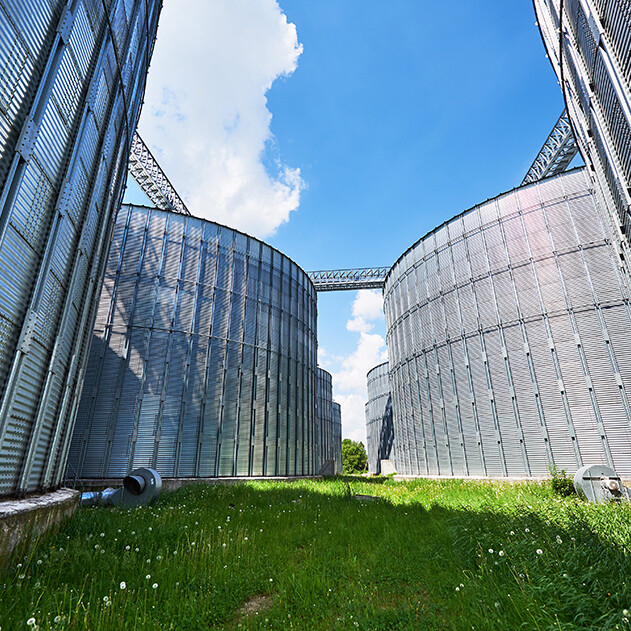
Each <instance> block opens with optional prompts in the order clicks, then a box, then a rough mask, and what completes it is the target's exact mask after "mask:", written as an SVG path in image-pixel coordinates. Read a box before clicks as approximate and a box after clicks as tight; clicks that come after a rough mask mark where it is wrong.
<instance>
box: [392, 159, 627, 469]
mask: <svg viewBox="0 0 631 631" xmlns="http://www.w3.org/2000/svg"><path fill="white" fill-rule="evenodd" d="M384 298H385V313H386V321H387V337H388V350H389V356H390V376H391V383H392V399H393V404H394V418H395V443H396V445H397V453H398V456H400V454H399V451H398V450H399V445H401V444H402V442H403V441H407V445H408V454H407V455H406V457H405V458H404V459H402V458H400V457H397V467H398V470H399V472H400V473H406V474H412V475H417V474H421V475H423V474H429V475H445V476H468V475H486V476H517V477H519V476H530V475H532V476H545V475H547V474H548V467H549V465H550V464H552V463H554V464H556V465H557V466H559V467H562V468H565V469H567V470H568V471H569V472H574V471H576V469H578V468H579V467H580V466H581V465H583V464H592V463H604V464H608V465H610V466H613V467H614V469H616V471H618V472H619V474H621V475H625V476H629V475H631V457H630V456H631V406H630V404H629V397H628V395H629V392H630V391H631V345H630V344H629V341H630V338H629V331H631V316H630V310H629V305H628V300H629V291H628V286H627V281H626V279H625V277H624V276H623V275H622V273H621V269H620V259H619V256H618V254H617V253H616V251H615V250H614V248H613V247H612V245H611V236H610V232H609V228H608V224H607V220H606V218H605V213H604V212H603V211H602V210H601V209H600V208H599V207H598V205H597V203H596V198H595V195H594V191H593V189H592V185H591V183H590V181H589V177H588V175H587V173H586V172H585V171H584V170H582V169H581V170H575V171H572V172H568V173H566V174H563V175H560V176H557V177H554V178H550V179H546V180H543V181H541V182H539V183H537V184H533V185H530V186H525V187H522V188H519V189H516V190H514V191H512V192H509V193H507V194H504V195H501V196H500V197H498V198H496V199H493V200H490V201H488V202H486V203H483V204H481V205H479V206H477V207H475V208H473V209H471V210H469V211H467V212H465V213H463V214H462V215H460V216H457V217H455V218H454V219H452V220H450V221H448V222H446V223H445V224H443V225H442V226H440V227H439V228H437V229H436V230H434V231H433V232H431V233H430V234H428V235H426V236H425V237H423V238H422V239H421V240H420V241H418V242H417V243H416V244H415V245H414V246H412V247H411V248H410V249H409V250H408V251H407V252H406V253H405V254H404V255H402V257H401V258H400V259H399V261H397V263H396V264H395V265H394V266H393V268H392V270H391V271H390V273H389V275H388V277H387V279H386V284H385V290H384Z"/></svg>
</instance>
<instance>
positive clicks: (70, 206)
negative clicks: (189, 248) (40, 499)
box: [0, 0, 161, 495]
mask: <svg viewBox="0 0 631 631" xmlns="http://www.w3.org/2000/svg"><path fill="white" fill-rule="evenodd" d="M120 4H121V2H113V3H112V8H111V11H113V12H115V11H117V8H116V7H117V6H118V5H120ZM160 6H161V3H160V2H159V1H158V0H156V1H154V2H140V1H139V0H137V1H135V2H133V4H132V5H131V12H130V14H129V23H128V25H126V27H125V29H124V30H123V31H121V39H120V42H119V44H120V46H119V48H118V55H119V60H118V62H119V63H120V64H121V66H125V67H126V68H127V72H128V75H129V77H130V80H131V79H132V78H133V82H134V84H135V86H136V90H135V92H134V93H133V94H132V93H130V92H128V93H127V94H126V97H127V99H126V103H125V102H124V101H123V100H122V96H121V91H120V90H121V87H123V86H121V85H120V83H119V76H120V75H119V74H115V73H113V72H112V66H111V63H110V62H109V61H108V59H114V63H117V62H116V59H115V57H114V51H113V42H112V40H111V38H110V34H109V32H108V29H107V28H106V20H107V17H106V16H105V14H104V13H103V9H102V8H101V9H99V10H98V12H97V13H98V15H97V13H95V12H94V8H93V7H92V6H91V5H86V4H84V2H81V1H80V2H75V3H66V2H57V1H55V2H38V1H24V2H22V1H21V2H16V1H15V0H11V1H9V0H2V1H0V42H1V43H0V189H1V190H0V192H1V193H2V194H3V195H4V194H5V193H6V194H7V196H6V197H5V200H6V203H5V209H4V211H3V216H5V217H6V221H5V222H4V223H3V226H2V229H1V231H0V285H2V287H3V289H1V290H0V321H1V322H4V323H5V326H4V327H2V328H1V330H2V332H3V333H2V336H1V337H2V343H1V344H0V353H1V356H0V389H1V390H2V399H1V404H0V405H1V417H2V422H1V423H0V461H2V462H3V467H2V471H3V474H2V476H3V477H2V479H1V480H0V495H6V494H20V493H25V492H28V491H34V490H36V489H46V488H51V487H56V486H58V485H59V483H60V482H61V479H62V476H63V474H64V471H65V465H66V457H67V450H68V443H69V434H70V431H71V428H72V425H73V421H74V414H75V411H76V407H77V397H78V393H79V391H80V389H81V386H82V375H83V372H84V370H85V368H86V360H87V348H88V346H89V339H90V337H91V330H92V326H93V320H94V316H95V312H96V305H97V303H96V296H95V290H96V288H97V287H98V285H99V282H100V279H101V276H102V273H103V268H104V257H105V255H106V253H107V248H108V247H109V243H108V240H107V236H108V235H109V233H110V227H111V225H112V223H113V216H114V214H115V212H116V210H117V208H118V204H119V200H120V196H121V193H122V186H123V184H124V178H125V165H126V160H127V155H128V152H129V142H130V138H129V134H127V131H126V130H125V128H124V127H123V126H122V125H121V122H122V119H123V118H124V117H127V120H128V121H129V124H130V125H131V126H135V122H136V120H137V116H138V112H139V108H140V104H141V98H142V89H143V86H144V81H145V77H146V71H147V62H148V57H149V54H148V51H147V46H149V45H150V44H151V42H152V41H153V38H154V35H155V30H156V28H157V19H158V13H159V10H160ZM147 12H149V14H148V15H147ZM90 15H91V17H92V20H93V21H92V22H90V18H89V16H90ZM128 27H129V28H128ZM147 28H148V29H149V32H147V31H146V29H147ZM131 30H136V31H138V32H140V33H144V35H143V37H142V38H140V39H139V38H137V37H136V38H132V37H131V34H130V31H131ZM134 47H135V48H137V49H138V50H132V48H134ZM106 74H107V75H108V76H107V80H105V75H106ZM99 85H101V91H100V95H101V96H100V98H101V100H102V102H101V105H100V106H99V107H100V109H99V115H100V118H99V129H98V131H97V129H96V127H95V123H94V118H93V114H92V105H93V104H92V95H95V94H96V93H97V86H99ZM125 106H127V107H128V108H129V111H127V112H123V111H122V110H123V108H124V107H125Z"/></svg>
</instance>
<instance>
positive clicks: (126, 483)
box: [80, 468, 162, 508]
mask: <svg viewBox="0 0 631 631" xmlns="http://www.w3.org/2000/svg"><path fill="white" fill-rule="evenodd" d="M161 492H162V478H161V477H160V474H159V473H158V472H157V471H156V470H155V469H145V468H140V469H134V470H133V471H132V472H131V473H130V474H129V475H127V476H125V477H124V478H123V486H121V487H120V488H118V489H112V488H108V489H104V490H103V491H91V492H88V493H82V494H81V502H80V505H81V506H95V505H96V504H100V505H102V506H121V507H123V508H134V507H135V506H142V505H144V504H149V502H151V501H152V500H154V499H155V498H157V497H158V496H159V495H160V493H161Z"/></svg>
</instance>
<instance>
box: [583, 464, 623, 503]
mask: <svg viewBox="0 0 631 631" xmlns="http://www.w3.org/2000/svg"><path fill="white" fill-rule="evenodd" d="M574 488H575V489H576V492H577V493H578V495H579V496H580V497H584V498H586V499H588V500H589V501H590V502H596V503H598V504H601V503H603V502H611V501H616V500H617V501H624V502H628V501H629V489H627V488H626V487H625V486H623V484H622V480H621V479H620V476H619V475H618V474H617V473H616V472H615V471H614V470H613V469H611V468H610V467H605V466H604V465H598V464H597V465H587V466H586V467H581V468H580V469H579V470H578V471H577V472H576V474H575V475H574Z"/></svg>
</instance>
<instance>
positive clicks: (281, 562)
mask: <svg viewBox="0 0 631 631" xmlns="http://www.w3.org/2000/svg"><path fill="white" fill-rule="evenodd" d="M358 494H364V495H370V496H376V497H377V499H358V498H357V497H356V495H358ZM630 551H631V507H629V506H623V505H606V506H596V505H589V504H587V503H585V502H582V501H580V500H578V499H577V498H560V497H557V496H554V495H553V494H552V492H551V490H550V488H549V487H548V486H545V485H537V484H528V483H521V484H512V485H511V484H506V483H500V482H494V483H491V482H470V481H469V482H463V481H440V482H439V481H431V480H419V481H415V482H409V483H398V482H392V481H390V480H383V479H381V480H377V481H368V480H363V479H361V478H337V479H332V480H325V481H312V480H303V481H296V482H291V483H279V482H245V483H243V484H238V485H217V486H192V487H187V488H183V489H180V490H179V491H177V492H174V493H170V494H164V495H163V496H162V497H161V498H160V499H159V500H158V501H157V502H156V503H155V504H153V505H152V506H151V507H145V508H140V509H136V510H132V511H129V512H126V511H120V510H115V509H106V508H94V509H82V510H81V511H80V512H79V513H78V514H77V515H76V516H75V517H74V519H73V520H72V521H71V522H70V523H69V524H68V525H67V526H66V527H65V529H63V530H62V531H60V532H59V533H58V534H56V535H54V536H50V537H47V538H45V539H43V540H42V541H40V542H39V543H38V545H37V546H36V547H35V548H34V549H33V550H31V551H30V552H29V553H28V555H26V556H25V555H24V552H23V551H22V552H18V553H16V554H14V556H13V558H12V563H11V567H10V568H9V570H8V572H7V573H6V574H5V575H4V576H2V577H0V627H1V629H2V631H9V630H10V631H13V630H14V629H29V628H30V629H40V630H43V629H89V630H95V629H115V630H118V629H138V630H140V629H152V630H153V629H160V630H162V629H182V630H184V629H186V630H198V629H283V630H284V629H292V628H293V629H322V630H329V629H331V630H337V629H494V630H495V629H500V630H501V629H507V630H511V631H513V630H516V629H539V630H542V629H557V630H558V629H627V628H629V627H630V626H631V625H630V624H629V620H630V619H631V613H629V611H627V610H628V609H629V610H631V583H630V585H627V581H631V562H630V556H629V555H630Z"/></svg>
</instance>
